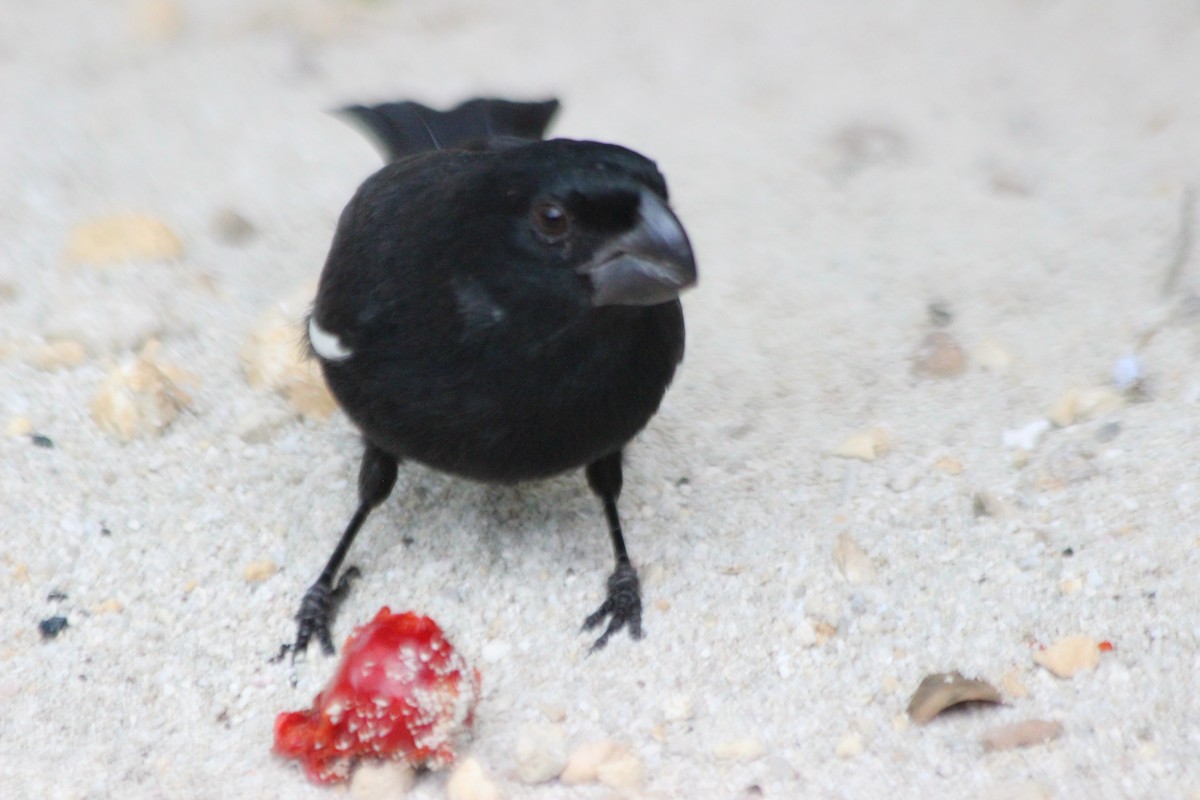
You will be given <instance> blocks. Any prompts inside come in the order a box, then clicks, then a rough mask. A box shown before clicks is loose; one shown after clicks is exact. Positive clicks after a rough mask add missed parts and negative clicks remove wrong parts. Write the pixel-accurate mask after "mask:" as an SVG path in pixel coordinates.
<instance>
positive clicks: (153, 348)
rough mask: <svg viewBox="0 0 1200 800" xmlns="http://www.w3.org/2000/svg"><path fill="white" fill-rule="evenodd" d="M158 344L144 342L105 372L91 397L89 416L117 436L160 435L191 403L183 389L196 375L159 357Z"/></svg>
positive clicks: (107, 431)
mask: <svg viewBox="0 0 1200 800" xmlns="http://www.w3.org/2000/svg"><path fill="white" fill-rule="evenodd" d="M160 349H161V346H160V345H159V343H158V342H157V341H155V340H152V341H150V342H147V343H146V346H145V347H143V348H142V352H141V353H140V354H139V355H138V357H137V358H136V359H134V360H131V361H127V362H125V363H123V364H121V365H119V366H117V367H116V368H114V369H113V370H112V371H111V372H109V374H108V377H107V378H105V380H104V382H103V383H102V384H101V385H100V389H99V390H98V391H97V392H96V395H95V397H94V398H93V399H92V419H93V420H94V421H95V423H96V424H97V425H98V426H100V428H101V429H102V430H103V431H105V432H106V433H108V434H111V435H112V436H114V437H116V438H117V439H119V440H121V441H124V442H128V441H131V440H132V439H134V438H136V437H138V436H142V435H148V434H149V435H161V434H162V433H163V431H165V430H166V429H167V428H168V427H169V426H170V425H171V423H172V422H174V421H175V420H176V419H177V418H178V417H179V415H180V413H181V412H182V411H183V409H185V408H187V407H188V406H190V405H191V403H192V398H191V396H190V395H189V394H188V393H187V392H186V391H184V388H183V387H184V386H185V385H193V384H195V383H196V378H195V377H194V376H193V375H191V373H188V372H185V371H184V370H181V369H179V368H177V367H175V366H173V365H171V364H168V363H166V362H164V361H162V360H161V359H160V358H159V350H160Z"/></svg>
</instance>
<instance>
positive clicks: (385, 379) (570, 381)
mask: <svg viewBox="0 0 1200 800" xmlns="http://www.w3.org/2000/svg"><path fill="white" fill-rule="evenodd" d="M557 107H558V104H557V102H556V101H548V102H545V103H513V102H509V101H502V100H487V99H480V100H472V101H469V102H467V103H464V104H463V105H461V106H459V107H457V108H455V109H453V110H451V111H447V112H437V111H433V110H431V109H428V108H426V107H424V106H421V105H419V104H416V103H392V104H387V105H382V106H375V107H363V106H355V107H352V108H349V109H346V113H347V114H348V115H349V116H350V117H351V118H352V119H354V120H356V121H358V122H359V123H361V124H362V125H363V126H364V127H366V128H367V129H368V131H369V132H370V133H371V134H372V135H373V136H374V137H375V138H376V139H377V140H378V142H379V144H380V145H381V147H382V149H383V151H384V152H385V154H386V155H387V156H388V157H389V159H390V163H389V164H388V165H387V166H385V167H384V168H383V169H381V170H380V171H379V172H377V173H375V174H374V175H373V176H371V177H370V178H368V179H367V180H366V181H365V182H364V183H363V184H362V186H361V187H360V188H359V190H358V191H357V193H356V194H355V195H354V197H353V199H351V201H350V203H349V204H348V205H347V206H346V209H345V210H344V211H343V212H342V215H341V219H340V220H339V222H338V228H337V233H336V234H335V236H334V240H333V244H332V246H331V249H330V252H329V256H328V259H327V261H326V264H325V268H324V271H323V272H322V275H321V280H320V284H319V286H318V290H317V296H316V300H315V301H314V304H313V309H312V314H311V316H310V318H309V322H308V336H309V341H310V345H311V349H312V352H313V354H314V355H315V356H316V358H317V359H318V360H319V361H320V364H321V367H322V369H323V371H324V374H325V377H326V380H327V381H328V383H329V387H330V389H331V390H332V391H333V394H334V396H335V397H336V398H337V400H338V403H339V404H340V405H341V407H342V408H343V409H344V410H345V412H346V413H347V415H349V417H350V419H352V420H353V421H354V423H355V424H356V425H357V426H358V427H359V429H360V430H361V431H362V434H363V438H364V440H365V450H364V454H363V460H362V465H361V468H360V474H359V505H358V509H357V510H356V512H355V514H354V516H353V518H352V519H351V521H350V523H349V525H348V526H347V528H346V531H345V532H344V533H343V535H342V538H341V540H340V542H339V543H338V546H337V548H336V549H335V550H334V553H333V555H332V556H331V558H330V559H329V562H328V564H327V565H326V567H325V569H324V570H323V572H322V573H321V575H320V577H319V578H318V579H317V581H316V582H315V583H314V584H313V586H312V587H311V588H310V589H309V590H308V592H307V593H306V595H305V597H304V600H303V602H302V604H301V608H300V611H299V613H298V614H297V621H298V623H299V625H298V631H297V637H296V640H295V643H294V644H293V645H291V649H292V650H293V653H295V652H299V651H303V650H304V649H305V648H306V647H307V644H308V642H309V640H310V639H311V638H312V637H313V636H314V635H315V636H316V637H317V638H318V640H319V641H320V642H321V644H322V646H323V648H324V649H325V650H326V651H327V652H331V651H332V649H333V646H332V640H331V637H330V633H329V624H330V619H331V617H332V615H333V612H334V610H335V606H336V604H337V601H338V599H339V598H340V597H341V596H342V594H343V593H344V592H345V590H346V588H347V586H348V579H349V576H351V575H353V574H354V571H353V568H351V569H349V570H347V571H346V574H345V575H343V576H342V578H341V580H339V581H336V582H335V577H336V575H337V571H338V570H339V569H340V568H341V564H342V561H343V560H344V558H345V556H346V552H347V550H348V549H349V547H350V544H351V542H352V541H353V539H354V536H355V535H356V534H357V532H358V529H359V527H361V525H362V523H363V522H364V521H365V520H366V518H367V516H368V514H369V513H370V511H371V510H372V509H373V508H374V507H375V506H377V505H378V504H379V503H381V502H383V501H384V500H385V499H386V498H387V496H388V494H389V493H390V492H391V489H392V487H393V485H394V483H395V479H396V471H397V465H398V463H399V462H401V461H403V460H405V459H413V460H414V461H418V462H421V463H423V464H426V465H429V466H431V467H434V468H436V469H439V470H443V471H445V472H448V473H451V474H454V475H459V476H462V477H465V478H470V479H474V480H479V481H487V482H495V483H512V482H517V481H524V480H530V479H537V478H544V477H548V476H551V475H555V474H558V473H561V472H564V471H567V470H571V469H576V468H579V467H584V468H585V469H586V475H587V479H588V484H589V486H590V487H591V488H592V490H593V491H594V492H595V493H596V494H597V495H598V496H599V497H600V499H601V501H602V503H603V506H604V511H605V516H606V518H607V521H608V526H609V531H610V534H611V538H612V543H613V549H614V555H615V558H616V569H615V570H614V572H613V573H612V575H611V576H610V578H609V581H608V596H607V599H606V601H605V603H604V605H603V606H601V608H600V609H598V610H597V611H596V612H595V613H593V614H592V615H591V616H589V617H588V618H587V620H586V622H585V627H586V628H592V627H595V626H597V625H599V624H600V623H602V622H604V620H605V619H607V620H608V625H607V626H606V628H605V630H604V632H603V634H602V635H601V636H600V637H599V638H598V639H597V640H596V642H595V644H594V645H593V648H594V649H595V648H599V647H603V646H604V644H605V642H606V641H607V640H608V638H609V636H611V635H612V634H613V633H614V632H616V631H617V630H619V629H620V628H622V627H626V626H627V627H628V629H629V631H630V634H631V635H632V636H633V637H635V638H638V637H640V636H641V598H640V589H639V585H638V580H637V573H636V571H635V569H634V568H633V566H632V564H631V563H630V560H629V557H628V554H627V552H626V549H625V542H624V539H623V536H622V532H621V526H620V520H619V516H618V514H617V498H618V496H619V495H620V491H621V481H622V477H621V454H622V448H623V447H624V446H625V444H626V443H627V442H628V441H629V440H630V439H631V438H633V436H635V435H636V434H637V433H638V431H640V430H641V429H642V428H643V427H644V426H645V425H646V423H647V422H648V421H649V419H650V418H651V416H653V414H654V413H655V412H656V411H657V410H658V406H659V403H660V402H661V400H662V397H663V394H664V392H665V391H666V388H667V386H668V384H670V382H671V378H672V376H673V375H674V372H675V368H676V366H677V364H678V363H679V361H680V359H681V358H682V356H683V345H684V324H683V312H682V308H681V306H680V304H679V300H678V294H679V292H680V291H681V290H683V289H685V288H687V287H688V286H690V285H691V284H693V283H694V282H695V279H696V267H695V261H694V258H693V255H692V250H691V246H690V244H689V243H688V239H687V235H686V233H685V232H684V229H683V227H682V225H681V224H680V223H679V221H678V219H677V218H676V217H675V215H674V213H673V212H672V211H671V210H670V208H669V207H668V205H667V188H666V183H665V182H664V180H663V178H662V176H661V175H660V174H659V172H658V170H657V168H656V167H655V165H654V164H653V162H651V161H650V160H648V159H646V158H645V157H643V156H641V155H639V154H637V153H635V152H633V151H632V150H628V149H626V148H623V147H619V146H616V145H611V144H602V143H598V142H585V141H571V140H562V139H559V140H550V141H542V140H541V136H542V133H543V131H544V129H545V127H546V126H547V125H548V123H549V121H550V118H551V117H552V116H553V114H554V113H555V111H556V110H557Z"/></svg>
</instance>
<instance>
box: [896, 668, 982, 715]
mask: <svg viewBox="0 0 1200 800" xmlns="http://www.w3.org/2000/svg"><path fill="white" fill-rule="evenodd" d="M1001 702H1003V701H1002V700H1001V699H1000V692H998V691H996V688H995V687H994V686H992V685H991V684H990V683H988V682H987V681H981V680H977V679H969V678H964V677H963V676H962V673H959V672H937V673H934V674H933V675H928V676H926V678H925V680H923V681H921V685H920V686H918V687H917V691H915V692H913V696H912V700H910V701H909V703H908V716H909V718H910V719H912V721H913V722H915V723H917V724H918V725H924V724H925V723H927V722H929V720H931V719H933V718H934V717H936V716H937V715H938V714H940V713H942V712H943V711H945V710H946V709H947V708H950V707H951V706H956V705H958V704H960V703H1001Z"/></svg>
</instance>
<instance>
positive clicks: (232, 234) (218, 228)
mask: <svg viewBox="0 0 1200 800" xmlns="http://www.w3.org/2000/svg"><path fill="white" fill-rule="evenodd" d="M212 229H213V234H214V235H215V236H216V237H217V238H218V239H220V240H221V241H222V242H224V243H225V244H245V243H246V242H248V241H250V240H251V239H253V238H254V237H255V235H256V234H257V233H258V231H257V230H255V228H254V225H252V224H251V223H250V220H248V219H246V218H245V217H243V216H242V215H241V214H239V213H238V212H236V211H234V210H233V209H232V208H222V209H221V210H219V211H218V212H217V213H216V214H214V215H213V219H212Z"/></svg>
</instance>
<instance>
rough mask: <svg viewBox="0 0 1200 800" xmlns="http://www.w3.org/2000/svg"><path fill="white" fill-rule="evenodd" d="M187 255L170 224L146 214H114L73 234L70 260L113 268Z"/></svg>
mask: <svg viewBox="0 0 1200 800" xmlns="http://www.w3.org/2000/svg"><path fill="white" fill-rule="evenodd" d="M182 255H183V243H182V242H181V241H180V240H179V237H178V236H176V235H175V232H174V231H172V230H171V229H170V228H168V227H167V225H166V223H164V222H163V221H162V220H160V219H157V218H155V217H151V216H148V215H146V214H133V213H130V214H114V215H112V216H108V217H99V218H97V219H93V220H89V221H87V222H83V223H80V224H79V225H77V226H76V227H75V229H74V230H72V231H71V238H70V241H69V242H68V244H67V252H66V256H67V260H68V261H70V262H72V263H74V264H92V265H94V266H112V265H115V264H123V263H127V262H133V261H167V260H173V259H177V258H179V257H181V256H182Z"/></svg>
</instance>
